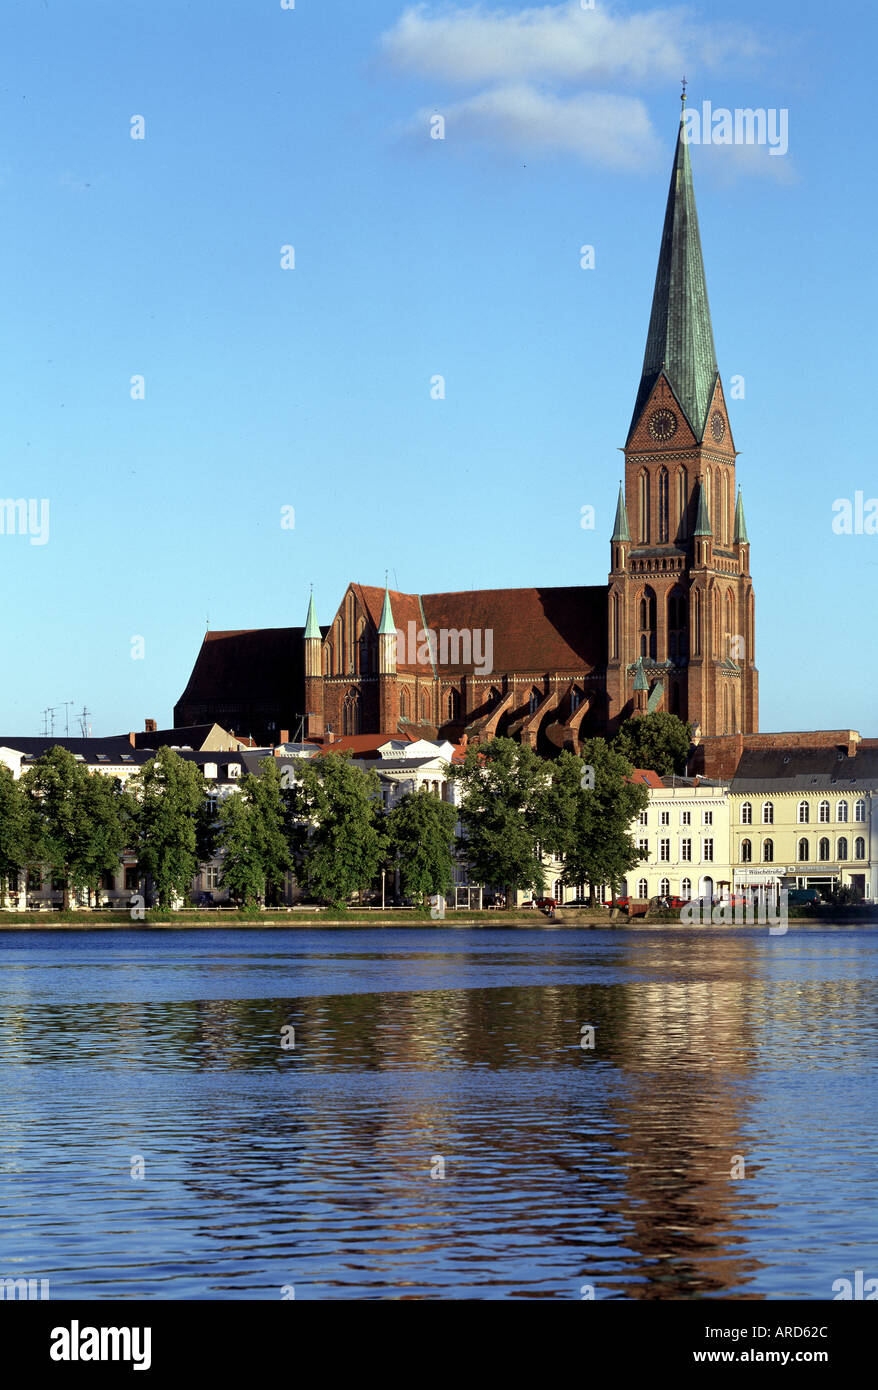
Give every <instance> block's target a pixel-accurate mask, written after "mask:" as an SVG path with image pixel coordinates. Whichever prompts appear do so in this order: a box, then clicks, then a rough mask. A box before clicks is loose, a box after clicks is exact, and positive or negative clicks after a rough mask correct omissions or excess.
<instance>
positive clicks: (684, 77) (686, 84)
mask: <svg viewBox="0 0 878 1390" xmlns="http://www.w3.org/2000/svg"><path fill="white" fill-rule="evenodd" d="M688 86H689V83H688V82H687V81H686V75H685V73H684V75H683V92H682V95H681V97H680V101H681V102H682V104H683V105H684V106H685V105H686V88H687V87H688Z"/></svg>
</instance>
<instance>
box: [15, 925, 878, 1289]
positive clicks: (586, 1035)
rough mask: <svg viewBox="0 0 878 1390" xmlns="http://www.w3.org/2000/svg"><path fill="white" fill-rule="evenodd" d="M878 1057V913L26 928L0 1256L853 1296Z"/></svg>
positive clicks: (869, 1219)
mask: <svg viewBox="0 0 878 1390" xmlns="http://www.w3.org/2000/svg"><path fill="white" fill-rule="evenodd" d="M589 1029H593V1030H594V1031H593V1034H592V1033H590V1032H589V1031H588V1030H589ZM591 1042H593V1046H589V1044H590V1043H591ZM583 1044H585V1046H583ZM876 1055H878V930H875V929H873V928H869V927H858V928H848V927H844V928H842V927H836V928H833V927H826V926H820V927H812V926H799V925H798V924H795V923H794V924H792V925H791V927H790V930H789V932H788V934H787V935H786V936H783V937H780V936H778V937H771V936H769V934H768V931H767V930H766V929H762V930H758V929H757V930H753V929H750V930H742V929H739V930H737V931H736V930H725V929H720V928H709V929H705V930H704V931H703V932H699V931H697V930H686V929H683V928H675V927H668V928H664V927H652V928H647V929H642V930H631V929H623V930H604V929H597V930H594V929H593V930H588V929H555V930H553V929H551V928H550V927H546V928H541V929H530V928H527V929H521V930H513V929H511V928H504V927H503V926H492V927H490V928H483V929H456V930H455V929H450V928H441V929H437V928H420V927H418V928H385V929H379V928H369V929H357V930H355V929H350V930H347V929H339V930H331V931H329V930H307V929H300V930H297V931H290V932H278V931H261V930H254V931H242V932H231V931H227V930H220V931H213V930H205V931H185V932H182V931H181V932H178V931H149V932H131V931H118V932H116V931H107V932H100V933H93V932H85V931H69V932H55V933H53V932H49V931H42V930H38V931H29V932H3V933H0V1109H2V1113H0V1278H4V1277H9V1278H11V1277H20V1278H22V1277H31V1278H37V1279H40V1278H47V1279H49V1281H50V1288H51V1296H52V1298H89V1299H119V1298H146V1299H154V1298H184V1299H281V1298H283V1297H287V1298H288V1297H291V1296H294V1297H295V1298H296V1299H344V1298H348V1299H354V1298H356V1299H364V1298H369V1299H371V1298H387V1299H448V1298H479V1299H507V1298H518V1299H580V1298H582V1297H583V1296H585V1297H589V1296H593V1297H594V1298H595V1299H661V1298H687V1299H688V1298H727V1297H733V1298H743V1299H766V1298H768V1299H772V1298H806V1299H826V1298H832V1297H833V1296H834V1295H833V1292H832V1284H833V1282H834V1281H835V1280H838V1279H841V1278H848V1279H853V1277H854V1271H855V1270H857V1269H860V1270H864V1271H865V1277H866V1278H867V1279H868V1278H870V1277H875V1276H878V1234H876V1222H875V1219H874V1215H873V1210H874V1200H875V1190H876V1182H878V1156H876V1147H878V1146H876V1115H878V1074H876Z"/></svg>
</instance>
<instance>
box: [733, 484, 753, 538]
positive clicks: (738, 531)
mask: <svg viewBox="0 0 878 1390" xmlns="http://www.w3.org/2000/svg"><path fill="white" fill-rule="evenodd" d="M749 544H750V537H749V536H748V535H747V523H746V521H745V520H744V500H743V498H742V497H741V489H740V488H738V501H737V503H736V504H735V545H749Z"/></svg>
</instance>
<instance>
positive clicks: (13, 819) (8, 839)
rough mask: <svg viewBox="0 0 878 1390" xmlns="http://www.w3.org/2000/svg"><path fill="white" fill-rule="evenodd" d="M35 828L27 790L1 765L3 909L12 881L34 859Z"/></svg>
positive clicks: (0, 878) (0, 884) (0, 903)
mask: <svg viewBox="0 0 878 1390" xmlns="http://www.w3.org/2000/svg"><path fill="white" fill-rule="evenodd" d="M35 828H36V827H35V825H34V817H33V809H32V806H31V804H30V802H29V801H28V798H27V796H26V795H25V791H24V786H23V785H22V783H21V782H17V781H16V780H15V778H14V777H13V775H12V772H11V770H10V769H9V768H8V767H7V766H6V764H5V763H0V907H5V906H6V897H7V893H8V891H9V880H10V879H12V878H17V877H18V874H19V873H20V872H21V871H22V870H23V869H25V868H26V867H27V865H28V863H29V862H30V861H31V860H32V859H33V857H34V836H35Z"/></svg>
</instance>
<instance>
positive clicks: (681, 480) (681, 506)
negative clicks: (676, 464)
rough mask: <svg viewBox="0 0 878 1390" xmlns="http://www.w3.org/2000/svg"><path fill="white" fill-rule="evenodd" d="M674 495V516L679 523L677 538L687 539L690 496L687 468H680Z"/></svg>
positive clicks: (677, 473)
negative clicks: (687, 509)
mask: <svg viewBox="0 0 878 1390" xmlns="http://www.w3.org/2000/svg"><path fill="white" fill-rule="evenodd" d="M674 485H675V496H674V517H675V520H676V525H677V539H678V540H681V541H683V540H685V539H686V533H687V530H688V527H687V525H686V506H687V501H688V497H689V488H688V480H687V476H686V469H685V468H678V469H677V472H676V475H675V479H674Z"/></svg>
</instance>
